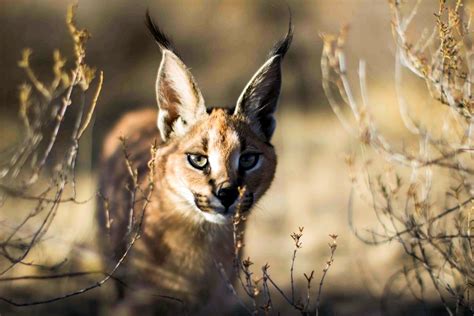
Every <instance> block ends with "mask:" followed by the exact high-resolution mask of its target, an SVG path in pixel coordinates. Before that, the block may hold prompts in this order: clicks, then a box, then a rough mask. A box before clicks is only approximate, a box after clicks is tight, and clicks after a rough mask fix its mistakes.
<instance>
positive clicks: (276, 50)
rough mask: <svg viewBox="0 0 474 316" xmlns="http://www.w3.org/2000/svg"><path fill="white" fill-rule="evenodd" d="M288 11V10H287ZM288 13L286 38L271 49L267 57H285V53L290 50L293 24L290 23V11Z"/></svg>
mask: <svg viewBox="0 0 474 316" xmlns="http://www.w3.org/2000/svg"><path fill="white" fill-rule="evenodd" d="M288 10H289V9H288ZM289 13H290V19H289V21H288V32H287V33H286V36H285V37H284V38H282V39H281V40H279V41H278V42H277V43H276V44H275V45H274V46H273V48H272V50H271V51H270V53H269V54H268V57H269V58H270V57H272V56H276V55H280V56H281V58H283V57H285V54H286V52H287V51H288V49H289V48H290V45H291V41H292V40H293V23H292V22H291V11H290V10H289Z"/></svg>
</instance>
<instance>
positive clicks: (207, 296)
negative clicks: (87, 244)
mask: <svg viewBox="0 0 474 316" xmlns="http://www.w3.org/2000/svg"><path fill="white" fill-rule="evenodd" d="M156 115H157V113H156V111H152V110H142V111H139V112H135V113H130V114H127V115H126V116H125V117H124V118H123V119H122V120H121V121H120V122H119V123H118V124H117V126H116V127H115V128H114V129H113V131H112V132H111V133H110V134H109V136H108V137H107V139H106V142H105V144H104V154H103V158H104V162H103V165H102V172H101V175H102V177H101V187H102V188H104V190H103V194H104V196H105V197H107V198H108V200H109V210H110V218H111V220H112V223H111V229H110V239H111V242H110V248H109V249H112V251H113V252H114V253H115V259H118V258H119V257H120V255H121V254H122V252H123V251H124V249H125V247H126V240H124V236H125V234H126V229H127V225H128V221H129V219H128V214H129V208H130V205H129V204H130V202H129V201H130V193H129V192H128V191H127V190H126V189H125V187H126V185H127V183H128V182H129V181H130V175H129V174H128V172H127V170H126V168H125V158H124V153H123V150H122V147H121V142H120V141H119V137H121V136H125V137H126V139H127V140H126V143H127V148H128V149H127V150H128V151H129V153H130V159H131V161H132V164H133V166H134V168H137V170H138V171H139V175H140V185H141V186H145V185H146V183H147V178H146V176H147V173H148V169H147V168H148V167H147V163H148V161H149V160H150V157H151V156H150V147H151V145H152V144H153V143H154V142H155V141H156V142H157V143H158V144H159V149H158V153H157V160H156V171H155V173H156V184H155V190H154V194H153V196H152V200H151V204H150V205H149V206H148V208H147V209H146V216H145V221H144V226H143V233H142V237H141V238H140V239H139V240H138V241H137V242H136V244H135V245H134V247H133V250H132V252H131V253H130V255H129V258H128V259H127V262H126V264H125V266H124V268H123V269H122V271H123V272H122V273H121V274H120V276H122V277H124V278H125V280H124V281H125V282H133V284H134V286H135V287H138V288H140V289H141V292H148V293H147V294H144V295H143V297H142V298H140V300H144V301H145V302H147V304H164V305H167V307H168V308H171V307H170V306H169V305H170V304H169V302H166V300H162V299H160V300H156V299H153V296H152V295H151V294H165V295H170V296H173V297H176V298H179V299H182V300H183V301H184V302H185V303H186V304H187V306H188V308H189V309H190V310H193V309H195V307H196V306H200V307H201V308H202V306H207V307H205V310H214V311H220V312H223V308H224V307H225V306H224V305H225V301H226V299H227V300H229V299H231V295H230V294H229V293H228V291H227V289H226V286H225V282H224V280H223V279H222V276H221V275H220V273H219V272H218V270H217V268H216V263H222V264H223V266H224V268H225V271H226V273H227V276H228V277H229V280H230V281H231V282H233V281H234V278H235V276H234V271H233V266H232V265H233V251H234V248H233V237H232V223H231V222H228V223H226V224H215V223H210V222H208V221H206V220H205V218H204V216H203V215H202V214H200V213H199V212H200V211H198V210H196V209H193V207H191V206H189V205H188V203H187V201H183V200H182V198H180V196H179V195H178V194H177V193H178V192H177V191H178V190H181V189H182V188H181V186H187V187H189V188H192V190H193V191H194V192H197V193H199V194H202V195H205V196H207V195H212V192H211V190H212V186H211V185H210V182H213V181H216V182H218V181H224V180H231V181H234V180H235V181H237V179H236V177H238V176H239V175H238V174H237V172H236V171H235V170H236V169H235V166H233V165H232V163H231V161H232V159H233V157H232V156H233V155H238V154H239V153H240V152H241V151H242V150H243V149H244V148H242V146H245V147H246V148H248V147H252V148H254V149H255V150H259V151H260V152H262V158H261V159H262V166H261V167H260V168H259V170H258V172H257V173H249V174H248V175H245V179H240V180H239V181H243V183H242V185H245V186H246V188H247V190H248V191H249V192H253V193H254V195H255V196H254V199H255V200H258V199H259V198H260V196H261V195H262V194H263V193H264V192H265V191H266V190H267V189H268V187H269V186H270V184H271V181H272V179H273V175H274V172H275V167H276V155H275V152H274V149H273V147H272V146H271V145H270V144H268V143H266V142H264V141H262V140H261V139H260V138H259V137H258V136H257V135H256V134H255V133H254V132H253V131H252V129H251V128H250V126H249V125H248V122H246V120H245V118H244V117H241V116H238V115H237V116H236V115H230V114H228V113H227V112H226V111H224V110H222V109H215V110H213V111H212V112H211V113H210V114H209V115H208V116H206V117H205V118H204V119H202V120H201V121H199V122H197V123H196V124H195V125H194V126H193V127H192V128H191V130H190V131H189V132H188V133H187V134H186V135H184V136H183V137H179V138H175V139H172V140H170V141H169V142H167V143H163V142H161V140H160V134H159V132H158V130H157V128H156ZM204 147H206V148H204ZM190 151H192V152H200V151H202V152H207V153H211V152H216V153H217V155H218V159H220V161H219V164H220V165H222V166H223V167H222V168H220V169H219V170H216V172H214V171H211V172H210V173H209V174H203V173H200V172H196V170H194V169H193V168H192V167H190V166H189V163H188V162H187V160H186V153H187V152H190ZM243 206H244V209H245V205H243ZM135 208H136V210H137V211H136V213H138V210H140V203H138V204H137V205H136V207H135ZM103 211H104V210H102V212H101V216H102V221H104V220H105V219H104V218H103V213H104V212H103ZM136 215H139V214H136ZM141 292H140V293H141ZM224 298H225V299H224ZM216 303H218V304H216ZM229 304H230V302H229ZM178 305H179V304H178ZM173 308H179V306H174V307H173Z"/></svg>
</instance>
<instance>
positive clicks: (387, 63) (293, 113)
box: [0, 0, 443, 315]
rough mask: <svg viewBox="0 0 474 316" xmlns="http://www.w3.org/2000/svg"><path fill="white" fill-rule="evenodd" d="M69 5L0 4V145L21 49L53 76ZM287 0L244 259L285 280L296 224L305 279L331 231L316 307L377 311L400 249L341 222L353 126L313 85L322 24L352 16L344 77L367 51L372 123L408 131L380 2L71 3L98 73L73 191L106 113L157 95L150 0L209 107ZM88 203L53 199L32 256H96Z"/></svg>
mask: <svg viewBox="0 0 474 316" xmlns="http://www.w3.org/2000/svg"><path fill="white" fill-rule="evenodd" d="M408 2H409V3H410V1H408ZM68 4H69V1H64V0H42V1H36V0H1V1H0V26H1V29H0V113H1V115H0V135H1V136H0V148H7V147H8V146H10V145H11V144H13V143H15V142H16V141H18V139H19V138H20V137H21V125H20V121H19V120H18V85H20V84H21V83H22V82H24V81H25V75H24V73H23V71H22V69H19V68H18V66H17V62H18V60H19V59H20V54H21V50H22V49H23V48H25V47H30V48H32V49H33V55H32V59H31V60H32V66H33V68H34V69H35V70H37V73H38V74H40V76H41V79H44V80H49V79H50V78H51V65H52V52H53V50H54V49H56V48H59V49H60V50H61V51H62V52H64V55H66V56H71V54H72V49H71V47H72V45H71V40H70V37H69V34H68V31H67V28H66V25H65V12H66V8H67V5H68ZM287 6H289V7H290V8H291V11H292V16H293V24H294V28H295V36H294V41H293V44H292V47H291V49H290V51H289V54H288V55H287V58H286V59H285V61H284V63H283V88H282V95H281V99H280V106H279V109H278V113H277V122H278V125H277V130H276V134H275V136H274V144H275V147H276V150H277V153H278V158H279V164H278V169H277V174H276V178H275V181H274V183H273V185H272V188H271V189H270V190H269V192H268V193H267V195H266V196H265V198H264V199H263V200H262V201H261V203H260V204H259V206H258V207H257V208H256V209H255V210H254V212H253V215H252V216H251V218H250V220H249V223H248V224H249V226H248V230H247V233H246V247H245V252H246V254H245V256H250V258H252V261H254V262H255V267H256V270H257V271H259V268H258V267H260V266H262V265H263V264H265V263H269V265H270V267H271V268H270V272H271V274H272V275H273V277H274V279H275V280H276V281H278V283H279V284H280V285H282V287H283V288H288V286H289V283H288V282H289V267H290V264H291V255H292V251H293V245H294V244H293V241H292V240H291V238H290V234H291V233H292V232H294V231H296V230H297V229H298V227H299V226H304V227H305V229H304V236H303V237H302V242H303V248H302V249H301V251H300V252H298V255H297V260H296V264H295V269H296V274H297V281H298V283H301V284H302V286H300V288H301V289H304V283H303V282H304V277H303V272H306V273H308V272H310V271H311V270H315V273H316V280H319V278H320V277H321V273H322V269H323V267H324V266H325V264H326V260H327V259H328V257H329V248H328V242H329V241H330V238H329V237H328V235H329V234H337V235H338V236H339V237H338V239H337V241H338V248H337V251H336V254H335V261H334V264H333V266H332V267H331V269H330V271H329V272H328V275H327V278H326V281H325V285H324V289H323V296H322V302H323V311H324V312H325V313H326V314H328V315H378V314H380V308H379V307H380V298H381V296H382V294H383V290H384V286H385V284H386V282H387V281H388V279H389V278H390V276H391V275H392V274H393V273H394V272H396V270H397V269H398V268H399V267H400V265H399V264H400V261H401V260H402V259H401V250H400V248H399V246H398V245H397V244H395V243H394V244H392V245H388V246H383V247H373V246H366V245H364V244H363V243H361V242H360V241H358V240H357V239H356V238H355V237H354V236H353V234H352V233H351V231H350V230H349V226H348V217H347V206H348V201H349V195H350V190H351V184H350V179H349V170H348V168H347V167H346V164H345V162H344V160H345V157H346V155H347V154H351V153H353V152H354V151H356V150H357V148H358V145H357V142H356V141H355V138H354V136H355V135H349V134H348V133H347V132H346V131H345V130H344V129H343V128H342V126H341V124H340V123H339V121H338V120H337V119H336V117H335V116H334V114H333V113H332V111H331V109H330V107H329V105H328V102H327V100H326V97H325V95H324V93H323V91H322V87H321V67H320V58H321V50H322V40H321V38H320V33H336V32H337V31H338V30H339V29H340V27H341V26H343V25H346V24H348V25H349V26H350V31H349V35H348V43H347V46H346V52H347V55H348V56H347V57H348V61H349V71H350V72H351V73H352V77H351V80H352V81H353V82H354V84H356V83H357V79H356V74H357V71H356V67H357V66H358V60H359V59H363V60H365V61H366V62H367V79H368V87H369V99H370V104H371V108H370V110H371V112H372V113H373V115H374V117H375V118H376V121H377V123H378V124H379V128H380V130H381V131H382V132H383V133H385V134H386V135H387V137H388V138H389V139H390V140H393V141H395V142H401V141H402V140H403V138H404V137H405V136H406V134H405V132H404V130H403V128H402V126H403V125H402V122H401V120H400V118H399V115H398V108H397V105H396V97H395V89H394V84H393V82H394V80H393V76H394V55H395V49H394V43H393V39H392V35H391V24H390V23H391V22H390V18H391V17H390V11H389V7H388V3H387V1H379V0H352V1H350V0H331V1H329V0H314V1H296V0H288V1H286V2H285V1H260V0H259V1H252V0H242V1H234V0H224V1H217V0H214V1H213V0H207V1H184V0H178V1H171V0H170V1H163V0H155V1H141V0H140V1H138V0H136V1H131V0H114V1H112V0H104V1H94V0H80V1H79V8H78V14H77V20H78V25H79V26H81V27H85V28H87V29H88V30H89V32H90V33H91V34H92V38H91V39H90V40H89V42H88V46H87V47H88V53H87V63H88V64H89V65H92V66H94V67H97V68H98V69H100V70H103V71H104V75H105V79H104V86H103V89H102V93H101V95H100V99H99V101H98V104H97V109H96V116H95V119H94V125H93V128H92V130H91V131H90V132H89V134H87V140H86V141H85V142H84V144H83V146H82V149H81V153H80V164H79V168H80V169H79V174H80V178H79V179H80V181H79V184H80V185H79V188H80V189H79V193H80V196H82V197H83V199H87V198H88V197H90V196H92V195H93V194H94V192H95V186H94V185H95V184H94V183H95V175H94V170H95V169H94V168H95V166H96V165H97V161H98V157H99V154H100V148H101V144H102V141H103V139H104V137H105V135H106V133H107V131H108V130H109V129H110V128H111V126H112V125H113V124H114V123H115V122H116V121H117V119H118V118H119V117H120V116H121V115H123V114H124V113H126V112H128V111H131V110H134V109H137V108H141V107H154V106H155V92H154V82H155V75H156V71H157V68H158V65H159V62H160V53H159V50H158V47H157V46H156V44H155V43H154V41H153V40H152V38H151V36H149V35H148V34H147V31H146V28H145V25H144V14H145V11H146V9H147V8H149V10H150V12H151V15H152V16H153V17H154V18H155V20H156V22H157V24H159V25H160V27H162V28H163V30H164V31H165V32H166V33H167V34H169V35H170V36H171V38H172V39H173V41H174V44H175V46H176V48H177V50H178V52H179V54H180V55H181V57H182V59H183V61H184V62H185V63H186V65H187V66H188V67H190V68H191V71H192V73H193V75H194V77H195V78H196V80H197V82H198V85H199V86H200V88H201V91H202V92H203V95H204V98H205V100H206V103H207V105H208V106H230V105H232V104H234V102H235V101H236V99H237V97H238V96H239V94H240V92H241V90H242V89H243V87H244V86H245V84H246V83H247V81H248V80H249V79H250V78H251V76H252V75H253V73H254V72H255V71H256V70H257V69H258V68H259V67H260V65H261V64H262V63H263V62H264V61H265V59H266V56H267V53H268V51H269V49H270V48H271V47H272V45H273V44H274V43H275V42H276V41H277V40H278V39H279V38H281V37H282V36H283V35H284V34H285V32H286V30H287V25H288V16H289V14H288V8H287ZM436 10H437V5H435V2H434V1H426V2H424V3H423V4H422V6H421V8H420V13H419V15H418V17H417V20H416V23H415V27H414V30H413V32H417V31H419V30H421V29H422V28H423V27H425V26H427V25H432V24H433V23H434V16H433V13H434V12H435V11H436ZM404 80H406V82H407V85H406V86H405V87H406V91H405V93H406V95H407V98H408V100H409V101H410V106H412V107H413V111H414V113H416V110H417V109H418V108H420V107H425V106H429V105H430V102H432V101H430V98H428V97H427V94H426V91H425V90H424V89H423V82H421V81H418V80H416V79H415V78H413V77H411V76H405V78H404ZM442 111H443V110H442V109H441V110H438V109H436V108H435V109H434V110H433V111H432V112H433V114H431V115H432V116H430V119H433V117H437V115H438V114H439V117H442V115H443V112H442ZM359 204H360V205H359ZM359 204H358V203H356V206H355V210H354V213H355V225H356V226H357V227H358V228H360V229H361V230H363V229H365V228H371V227H373V224H374V223H375V219H374V218H373V217H374V216H373V212H372V210H371V209H370V206H367V205H364V204H361V203H359ZM94 211H95V210H94V203H88V204H85V205H74V206H68V207H65V208H64V209H60V210H59V212H58V215H57V218H56V220H55V222H54V223H53V225H52V228H51V230H50V232H49V233H48V236H49V239H48V240H47V241H45V242H44V243H42V244H41V247H40V248H39V249H38V250H36V251H35V252H34V253H33V254H32V256H33V257H32V258H34V259H32V260H36V261H37V262H51V263H54V262H59V261H61V260H63V259H64V258H68V262H67V263H66V264H68V265H70V270H71V271H73V270H77V269H79V268H80V269H81V270H85V269H87V268H90V269H93V268H94V267H96V266H97V264H98V263H97V256H96V255H95V254H94V253H95V251H96V250H95V246H94V245H95V244H96V240H95V229H96V226H95V218H94ZM20 213H21V207H19V204H16V205H15V210H14V211H12V212H8V210H7V211H6V212H5V209H4V208H2V213H0V224H1V225H3V226H4V227H7V226H10V227H11V226H14V224H15V220H17V219H19V218H21V217H20V215H19V214H20ZM0 229H2V228H1V227H0ZM22 269H23V268H21V267H19V268H18V269H17V271H14V274H17V275H21V274H22V273H23V272H24V271H23V270H22ZM25 271H26V270H25ZM75 282H76V281H75V280H58V281H54V283H51V281H50V282H49V283H41V284H38V283H30V282H23V283H21V285H18V284H19V283H8V284H7V283H4V284H0V286H1V290H0V292H1V293H2V295H3V293H9V294H11V295H16V297H18V298H20V299H25V298H28V297H30V298H32V299H34V298H40V297H48V296H50V295H57V294H61V293H63V292H66V291H67V290H68V289H71V288H74V286H75V285H76V283H75ZM302 294H303V293H302ZM106 296H107V286H106V287H104V288H102V289H99V290H95V291H93V292H91V293H89V294H87V295H84V296H79V297H76V298H74V299H70V300H66V301H63V302H59V303H54V304H49V305H44V306H37V307H29V308H24V309H15V308H12V307H10V306H8V305H7V304H4V303H0V314H1V315H14V314H25V315H26V314H28V315H40V314H41V315H43V314H44V315H87V314H95V313H99V312H100V310H101V302H104V301H105V300H106V298H105V299H104V297H106ZM417 306H418V305H417V303H416V302H415V301H413V300H409V299H408V300H407V301H406V303H405V304H398V307H397V309H395V308H394V309H393V312H394V313H395V314H398V313H403V312H407V311H410V312H413V313H416V312H418V311H419V309H418V307H417ZM430 308H431V307H430ZM432 308H433V310H435V309H436V308H437V306H435V305H434V306H433V307H432Z"/></svg>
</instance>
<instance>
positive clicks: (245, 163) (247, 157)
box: [239, 153, 261, 170]
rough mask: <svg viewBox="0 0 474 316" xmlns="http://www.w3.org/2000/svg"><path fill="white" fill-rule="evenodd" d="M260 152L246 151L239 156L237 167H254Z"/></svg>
mask: <svg viewBox="0 0 474 316" xmlns="http://www.w3.org/2000/svg"><path fill="white" fill-rule="evenodd" d="M260 155H261V154H260V153H246V154H243V155H241V156H240V158H239V169H241V170H250V169H252V168H253V167H255V166H256V165H257V163H258V161H259V160H260Z"/></svg>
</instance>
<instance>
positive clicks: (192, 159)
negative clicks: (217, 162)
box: [188, 154, 208, 170]
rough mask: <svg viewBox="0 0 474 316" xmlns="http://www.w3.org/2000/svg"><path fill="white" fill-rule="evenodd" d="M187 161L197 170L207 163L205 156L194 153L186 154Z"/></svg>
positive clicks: (204, 166)
mask: <svg viewBox="0 0 474 316" xmlns="http://www.w3.org/2000/svg"><path fill="white" fill-rule="evenodd" d="M188 162H189V164H190V165H191V166H193V167H194V168H196V169H199V170H203V169H204V168H206V166H207V164H208V161H207V157H206V156H204V155H196V154H188Z"/></svg>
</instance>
